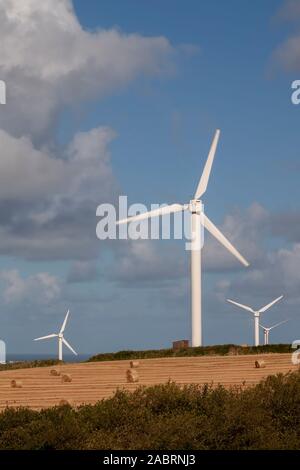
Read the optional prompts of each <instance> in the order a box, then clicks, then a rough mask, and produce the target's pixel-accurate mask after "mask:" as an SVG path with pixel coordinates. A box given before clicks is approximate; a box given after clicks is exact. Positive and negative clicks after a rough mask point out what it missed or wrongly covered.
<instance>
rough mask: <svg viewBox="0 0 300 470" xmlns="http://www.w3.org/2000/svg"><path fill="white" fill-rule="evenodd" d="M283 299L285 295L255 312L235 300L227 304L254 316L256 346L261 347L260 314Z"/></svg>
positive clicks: (228, 300)
mask: <svg viewBox="0 0 300 470" xmlns="http://www.w3.org/2000/svg"><path fill="white" fill-rule="evenodd" d="M282 298H283V295H281V296H280V297H277V299H275V300H272V302H270V303H269V304H268V305H265V306H264V307H262V308H260V309H259V310H253V309H252V308H251V307H248V306H247V305H243V304H239V303H238V302H235V301H234V300H230V299H227V302H230V303H231V304H233V305H236V306H237V307H240V308H243V309H244V310H247V311H248V312H250V313H252V314H253V315H254V345H255V346H259V318H260V314H261V313H264V312H265V311H266V310H268V309H269V308H270V307H272V305H274V304H276V303H277V302H279V300H281V299H282Z"/></svg>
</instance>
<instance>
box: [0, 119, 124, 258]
mask: <svg viewBox="0 0 300 470" xmlns="http://www.w3.org/2000/svg"><path fill="white" fill-rule="evenodd" d="M114 136H115V133H114V131H113V130H112V129H110V128H108V127H100V128H97V129H92V130H90V131H87V132H79V133H77V134H76V135H75V136H74V138H73V139H72V141H71V142H70V143H69V144H68V145H67V147H66V148H65V149H63V150H62V153H61V155H60V157H61V158H54V157H53V156H52V155H51V153H50V152H49V151H47V150H46V149H43V150H38V149H36V148H34V147H33V145H32V144H31V143H30V141H29V140H28V139H27V138H25V137H21V138H15V137H10V136H9V135H8V134H7V133H5V132H4V131H0V142H1V139H3V140H4V141H5V143H6V144H7V145H6V147H4V148H5V152H4V153H3V157H2V160H1V163H0V168H1V170H2V171H1V172H0V173H1V174H0V215H1V218H2V224H1V228H0V234H1V237H0V253H1V252H2V253H5V254H7V255H9V254H11V255H18V256H22V257H24V258H26V259H73V258H75V259H84V258H90V257H93V256H95V255H96V253H97V252H98V250H99V241H97V239H96V235H95V226H96V217H95V210H96V207H97V205H98V204H99V203H101V202H104V201H105V202H107V201H111V202H113V200H114V197H115V196H116V194H117V187H118V186H117V182H116V180H115V178H114V175H113V171H112V167H111V161H110V153H109V150H108V145H109V143H110V142H111V140H112V139H113V138H114ZM24 151H25V152H26V154H24ZM23 157H24V158H23Z"/></svg>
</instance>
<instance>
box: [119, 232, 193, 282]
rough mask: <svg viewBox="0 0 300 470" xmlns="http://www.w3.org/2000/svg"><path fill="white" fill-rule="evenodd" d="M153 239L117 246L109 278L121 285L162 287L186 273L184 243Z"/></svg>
mask: <svg viewBox="0 0 300 470" xmlns="http://www.w3.org/2000/svg"><path fill="white" fill-rule="evenodd" d="M166 243H167V246H166V245H165V244H164V246H162V243H159V242H155V241H150V240H135V241H132V242H128V243H126V246H123V247H122V248H121V249H120V250H118V253H117V256H116V258H115V264H114V266H113V268H112V269H111V270H110V278H111V279H112V280H114V281H116V282H117V283H119V284H120V285H125V286H129V285H135V286H136V285H137V284H139V285H143V286H146V285H149V286H151V287H153V286H156V287H157V286H159V287H162V284H166V283H169V282H170V281H174V280H176V279H179V278H181V277H183V276H184V275H185V274H186V258H185V256H184V250H183V247H179V246H175V245H173V244H172V242H170V241H167V242H166Z"/></svg>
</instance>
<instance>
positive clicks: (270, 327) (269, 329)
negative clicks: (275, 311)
mask: <svg viewBox="0 0 300 470" xmlns="http://www.w3.org/2000/svg"><path fill="white" fill-rule="evenodd" d="M287 321H288V320H283V321H281V322H279V323H276V324H275V325H272V326H269V328H267V327H266V326H263V325H262V324H261V323H260V324H259V326H260V327H261V328H262V329H263V330H264V345H265V346H266V345H267V344H269V333H270V331H271V330H273V328H276V327H277V326H279V325H282V324H283V323H286V322H287Z"/></svg>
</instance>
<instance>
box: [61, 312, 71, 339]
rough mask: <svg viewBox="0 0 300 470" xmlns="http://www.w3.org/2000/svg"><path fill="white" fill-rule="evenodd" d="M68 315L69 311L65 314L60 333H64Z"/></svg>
mask: <svg viewBox="0 0 300 470" xmlns="http://www.w3.org/2000/svg"><path fill="white" fill-rule="evenodd" d="M69 314H70V310H68V311H67V314H66V316H65V319H64V322H63V324H62V325H61V329H60V333H63V332H64V331H65V328H66V324H67V321H68V317H69Z"/></svg>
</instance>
